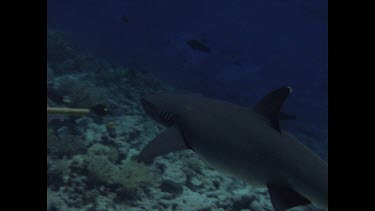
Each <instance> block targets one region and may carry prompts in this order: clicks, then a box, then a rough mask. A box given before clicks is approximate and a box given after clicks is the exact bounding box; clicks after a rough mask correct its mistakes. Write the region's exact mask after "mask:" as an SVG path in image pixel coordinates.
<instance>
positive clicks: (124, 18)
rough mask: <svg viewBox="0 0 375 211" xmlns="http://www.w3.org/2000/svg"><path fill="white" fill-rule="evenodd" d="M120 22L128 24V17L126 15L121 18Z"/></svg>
mask: <svg viewBox="0 0 375 211" xmlns="http://www.w3.org/2000/svg"><path fill="white" fill-rule="evenodd" d="M121 20H122V22H124V23H128V22H129V19H128V17H127V16H126V15H124V16H122V18H121Z"/></svg>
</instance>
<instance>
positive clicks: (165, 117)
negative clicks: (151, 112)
mask: <svg viewBox="0 0 375 211" xmlns="http://www.w3.org/2000/svg"><path fill="white" fill-rule="evenodd" d="M159 119H160V120H161V121H162V122H163V123H165V124H166V125H172V124H173V123H174V120H175V115H173V114H171V113H168V112H165V111H161V112H160V113H159Z"/></svg>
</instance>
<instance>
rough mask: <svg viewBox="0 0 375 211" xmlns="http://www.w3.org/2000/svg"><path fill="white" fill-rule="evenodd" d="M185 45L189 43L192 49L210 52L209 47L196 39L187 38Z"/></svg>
mask: <svg viewBox="0 0 375 211" xmlns="http://www.w3.org/2000/svg"><path fill="white" fill-rule="evenodd" d="M186 44H187V45H189V46H190V47H191V48H192V49H194V50H198V51H202V52H205V53H210V52H211V49H210V48H208V47H207V46H205V45H204V44H203V43H201V42H200V41H198V40H189V41H187V42H186Z"/></svg>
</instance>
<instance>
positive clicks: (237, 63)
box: [232, 60, 241, 66]
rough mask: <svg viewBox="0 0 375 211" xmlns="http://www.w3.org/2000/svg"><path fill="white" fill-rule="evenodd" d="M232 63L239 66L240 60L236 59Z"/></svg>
mask: <svg viewBox="0 0 375 211" xmlns="http://www.w3.org/2000/svg"><path fill="white" fill-rule="evenodd" d="M232 64H234V65H236V66H241V61H240V60H236V61H234V62H233V63H232Z"/></svg>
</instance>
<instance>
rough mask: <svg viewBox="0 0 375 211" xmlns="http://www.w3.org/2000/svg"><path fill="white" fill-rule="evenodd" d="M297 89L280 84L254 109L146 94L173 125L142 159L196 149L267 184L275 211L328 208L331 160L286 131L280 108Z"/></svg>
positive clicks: (150, 111) (146, 105) (154, 114)
mask: <svg viewBox="0 0 375 211" xmlns="http://www.w3.org/2000/svg"><path fill="white" fill-rule="evenodd" d="M291 92H292V89H291V88H290V87H282V88H279V89H277V90H275V91H273V92H271V93H270V94H268V95H266V96H265V97H263V98H262V99H261V100H260V101H259V102H258V103H257V104H256V105H255V106H254V107H242V106H238V105H235V104H231V103H228V102H224V101H219V100H214V99H210V98H206V97H203V96H197V95H193V94H191V95H188V94H157V95H152V96H148V97H144V98H142V99H141V104H142V106H143V109H144V110H145V112H146V114H147V115H149V116H150V117H151V118H152V119H153V120H155V121H156V122H158V123H161V124H163V125H164V126H166V127H167V129H166V130H164V131H163V132H162V133H161V134H160V135H159V136H157V137H156V138H155V139H154V140H152V141H151V142H150V143H148V145H146V147H145V148H144V149H143V150H142V151H141V153H140V155H139V156H138V161H140V162H144V163H150V162H152V160H153V159H154V158H155V157H157V156H160V155H163V154H166V153H169V152H174V151H179V150H185V149H191V150H193V151H194V152H196V153H197V154H198V155H199V156H200V157H201V158H202V159H203V160H205V161H206V162H208V164H210V165H211V166H213V167H214V168H216V169H217V170H219V171H222V172H225V173H228V174H229V175H231V176H234V177H237V178H240V179H242V180H244V181H246V182H247V183H249V184H250V185H252V186H254V187H267V188H268V191H269V195H270V199H271V203H272V206H273V208H274V209H275V211H285V210H287V209H290V208H293V207H296V206H300V205H307V204H310V203H312V204H314V205H315V206H317V207H319V208H324V209H326V210H328V164H327V163H326V162H325V161H324V160H322V159H321V158H320V157H318V156H317V155H316V154H314V153H313V152H312V151H311V150H310V149H308V148H307V147H306V146H304V145H303V144H302V143H300V141H299V140H297V139H296V138H295V137H294V136H292V135H290V134H288V133H287V132H285V131H283V130H281V129H280V125H279V118H280V109H281V107H282V104H283V103H284V101H285V100H286V98H287V97H288V96H289V94H290V93H291Z"/></svg>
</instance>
